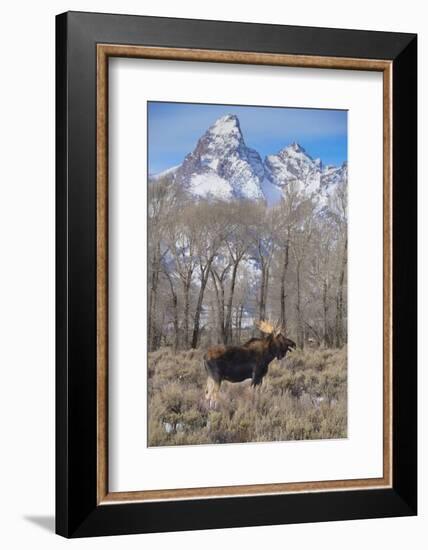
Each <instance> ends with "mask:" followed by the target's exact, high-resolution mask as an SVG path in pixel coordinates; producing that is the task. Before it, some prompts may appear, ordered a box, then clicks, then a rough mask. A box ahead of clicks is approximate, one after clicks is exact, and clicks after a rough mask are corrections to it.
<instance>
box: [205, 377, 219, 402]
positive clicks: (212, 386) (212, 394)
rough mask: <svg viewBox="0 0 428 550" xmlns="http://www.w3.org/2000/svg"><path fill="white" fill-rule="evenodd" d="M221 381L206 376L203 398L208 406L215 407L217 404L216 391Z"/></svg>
mask: <svg viewBox="0 0 428 550" xmlns="http://www.w3.org/2000/svg"><path fill="white" fill-rule="evenodd" d="M220 385H221V382H220V381H217V380H214V378H211V376H208V380H207V389H206V390H205V399H206V400H207V401H208V408H210V409H215V408H216V406H217V399H218V392H219V390H220Z"/></svg>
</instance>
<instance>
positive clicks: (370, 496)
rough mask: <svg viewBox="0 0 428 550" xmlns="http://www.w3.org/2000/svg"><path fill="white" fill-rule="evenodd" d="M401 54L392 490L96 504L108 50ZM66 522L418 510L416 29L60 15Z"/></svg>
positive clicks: (103, 531) (117, 528) (146, 524)
mask: <svg viewBox="0 0 428 550" xmlns="http://www.w3.org/2000/svg"><path fill="white" fill-rule="evenodd" d="M100 43H103V44H123V45H146V46H161V47H171V48H195V49H203V50H211V49H212V50H224V51H238V52H239V51H246V52H247V51H251V52H260V53H281V54H291V55H306V56H321V57H322V56H333V57H346V58H356V59H373V60H389V61H391V62H392V64H393V65H392V68H393V70H392V79H393V81H392V91H393V109H392V121H391V122H392V128H393V133H392V136H393V138H392V158H393V161H392V178H393V180H392V181H393V187H392V189H393V194H392V207H393V208H392V215H393V232H392V251H393V256H392V257H393V311H392V327H393V340H392V342H393V354H392V357H393V367H392V373H393V374H392V396H393V404H394V405H393V428H392V431H393V433H392V436H393V456H392V463H393V481H392V487H391V488H384V489H361V490H338V491H325V492H322V491H321V492H312V493H311V492H309V493H295V494H277V495H269V496H266V495H263V496H245V497H232V498H229V497H225V498H205V499H202V498H201V499H192V500H182V501H178V500H170V501H161V502H129V503H120V504H115V503H110V504H108V505H105V506H102V505H101V506H100V505H98V504H97V373H96V357H97V348H96V333H97V332H96V331H97V316H96V271H97V257H96V233H97V229H96V205H97V203H96V171H97V143H96V136H97V131H96V126H97V119H96V107H97V106H96V73H97V66H96V46H97V44H100ZM56 98H57V100H56V133H57V137H56V159H57V160H56V532H57V533H58V534H60V535H62V536H65V537H86V536H99V535H115V534H127V533H148V532H161V531H179V530H180V531H181V530H194V529H210V528H226V527H240V526H255V525H274V524H284V523H302V522H320V521H335V520H345V519H362V518H374V517H394V516H410V515H415V514H416V513H417V437H416V434H417V372H416V365H417V351H416V350H417V346H416V344H417V342H416V339H417V336H416V335H417V331H416V324H417V295H416V282H417V281H416V277H417V263H416V262H417V260H416V254H417V252H416V251H417V248H416V247H417V233H416V224H417V189H416V181H417V102H416V100H417V36H416V35H414V34H404V33H386V32H373V31H355V30H342V29H326V28H309V27H293V26H280V25H264V24H263V25H262V24H248V23H232V22H223V21H222V22H220V21H202V20H190V19H173V18H161V17H159V18H158V17H143V16H124V15H111V14H96V13H80V12H68V13H64V14H61V15H58V16H57V18H56Z"/></svg>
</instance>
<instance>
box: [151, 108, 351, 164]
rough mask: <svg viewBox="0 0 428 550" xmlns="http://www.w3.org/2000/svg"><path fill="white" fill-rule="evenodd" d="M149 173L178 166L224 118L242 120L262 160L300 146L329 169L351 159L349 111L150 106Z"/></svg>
mask: <svg viewBox="0 0 428 550" xmlns="http://www.w3.org/2000/svg"><path fill="white" fill-rule="evenodd" d="M147 109H148V139H149V153H148V154H149V173H150V174H156V173H157V172H161V171H162V170H165V169H166V168H170V167H171V166H175V165H177V164H180V163H181V162H182V161H183V159H184V157H185V156H186V155H187V153H190V152H191V151H193V149H194V147H195V146H196V143H197V141H198V139H199V138H200V137H201V136H202V134H204V133H205V131H206V130H207V129H208V128H209V127H210V126H211V125H212V124H213V123H214V122H215V121H216V120H217V119H218V118H219V117H221V116H223V115H226V114H234V115H236V116H237V117H238V118H239V122H240V125H241V130H242V133H243V136H244V140H245V142H246V144H247V145H248V146H249V147H252V148H253V149H256V150H257V151H258V152H259V153H260V155H261V156H262V158H264V157H265V156H266V155H269V154H273V153H277V152H278V151H279V150H280V149H282V148H283V147H285V146H286V145H289V144H290V143H292V142H294V141H296V142H297V143H299V144H300V145H301V146H302V147H304V148H305V149H306V151H307V153H309V154H310V155H311V156H312V157H313V158H318V157H319V158H321V160H322V161H323V162H324V163H325V164H335V165H338V164H342V162H343V161H345V160H347V148H348V144H347V112H346V111H335V110H330V109H329V110H326V109H295V108H285V107H244V106H237V105H207V104H198V103H166V102H156V101H150V102H148V107H147Z"/></svg>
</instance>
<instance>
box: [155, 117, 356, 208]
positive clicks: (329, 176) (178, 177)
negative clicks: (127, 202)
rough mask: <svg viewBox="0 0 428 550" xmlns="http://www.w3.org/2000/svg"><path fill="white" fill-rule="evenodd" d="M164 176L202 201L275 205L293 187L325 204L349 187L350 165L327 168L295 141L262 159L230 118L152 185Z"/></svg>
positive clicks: (221, 120) (215, 126)
mask: <svg viewBox="0 0 428 550" xmlns="http://www.w3.org/2000/svg"><path fill="white" fill-rule="evenodd" d="M165 176H168V177H171V178H172V179H173V180H174V182H175V183H177V184H178V185H180V186H182V187H183V188H184V189H185V190H186V191H187V192H188V193H189V194H190V195H193V196H195V197H199V198H217V199H223V200H231V199H233V198H238V199H242V198H244V199H250V200H260V199H261V200H266V202H267V203H269V204H274V203H276V202H278V201H279V200H280V198H281V196H282V195H283V192H284V191H285V190H286V189H287V187H288V186H289V185H290V184H292V183H293V184H294V185H295V188H296V189H297V192H298V193H300V194H302V195H305V196H311V197H315V196H317V197H319V198H320V200H321V202H324V203H325V202H326V200H328V196H329V195H330V194H331V193H332V192H333V190H334V189H335V188H337V186H338V185H342V184H346V181H347V163H346V161H345V162H344V163H343V164H342V165H340V166H332V165H324V164H323V162H322V160H321V159H313V158H312V157H311V155H309V154H308V153H307V152H306V150H305V149H304V148H303V147H302V146H301V145H300V144H299V143H297V142H295V141H294V142H293V143H291V144H289V145H287V146H285V147H283V148H282V149H280V150H279V151H278V152H277V153H275V154H271V155H267V156H266V157H265V158H264V159H262V157H261V156H260V154H259V153H258V152H257V151H256V150H255V149H252V148H251V147H248V146H247V144H246V143H245V139H244V136H243V133H242V130H241V126H240V122H239V119H238V117H237V116H236V115H234V114H228V115H224V116H222V117H220V118H218V119H217V120H216V121H215V122H214V123H213V124H212V125H211V126H210V127H209V128H208V129H207V130H206V132H205V133H204V134H202V136H201V137H200V138H199V139H198V142H197V144H196V147H195V148H194V149H193V151H191V152H190V153H188V154H187V155H186V156H185V158H184V160H183V162H182V163H181V164H179V165H178V166H175V167H171V168H169V169H167V170H164V171H162V172H160V173H158V174H154V175H151V176H149V180H151V181H156V180H159V179H160V178H162V177H165Z"/></svg>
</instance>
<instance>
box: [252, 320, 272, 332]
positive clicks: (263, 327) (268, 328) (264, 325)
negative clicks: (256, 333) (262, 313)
mask: <svg viewBox="0 0 428 550" xmlns="http://www.w3.org/2000/svg"><path fill="white" fill-rule="evenodd" d="M256 325H257V327H258V329H259V330H260V332H263V333H264V334H272V333H273V332H274V331H275V329H274V327H273V326H272V324H271V323H269V322H268V321H259V322H258V323H256Z"/></svg>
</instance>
